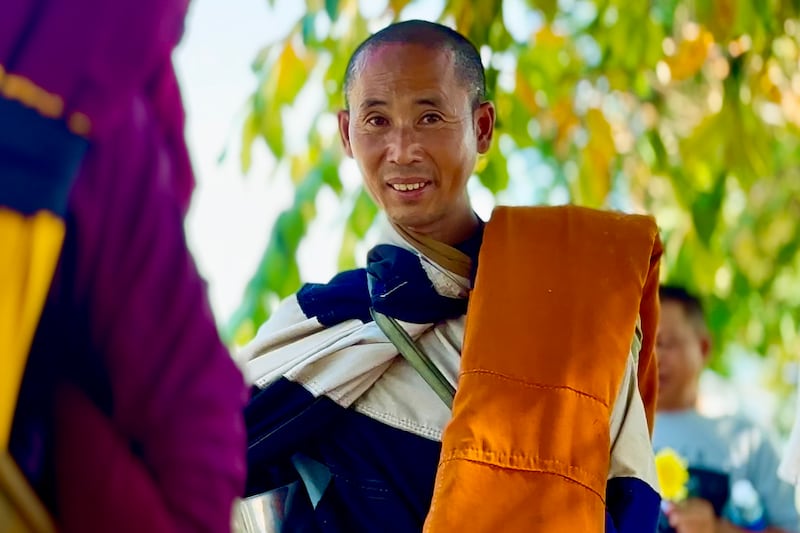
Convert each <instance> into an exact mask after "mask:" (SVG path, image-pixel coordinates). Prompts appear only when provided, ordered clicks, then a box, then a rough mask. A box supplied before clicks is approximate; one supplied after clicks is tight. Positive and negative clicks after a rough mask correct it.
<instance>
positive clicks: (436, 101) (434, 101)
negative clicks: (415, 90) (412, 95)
mask: <svg viewBox="0 0 800 533" xmlns="http://www.w3.org/2000/svg"><path fill="white" fill-rule="evenodd" d="M414 103H415V104H417V105H424V106H430V107H442V100H441V98H437V97H436V96H433V97H427V98H418V99H417V100H415V101H414Z"/></svg>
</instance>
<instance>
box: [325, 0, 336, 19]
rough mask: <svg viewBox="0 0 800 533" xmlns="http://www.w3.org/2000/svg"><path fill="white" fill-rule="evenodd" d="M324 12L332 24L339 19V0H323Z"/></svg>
mask: <svg viewBox="0 0 800 533" xmlns="http://www.w3.org/2000/svg"><path fill="white" fill-rule="evenodd" d="M325 11H326V12H327V13H328V16H329V17H330V19H331V21H332V22H336V19H337V18H338V17H339V0H325Z"/></svg>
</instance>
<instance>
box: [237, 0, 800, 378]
mask: <svg viewBox="0 0 800 533" xmlns="http://www.w3.org/2000/svg"><path fill="white" fill-rule="evenodd" d="M414 3H416V2H408V1H405V0H389V1H385V0H384V1H383V2H381V1H371V2H369V3H362V4H361V5H360V4H359V2H357V0H339V1H337V0H325V1H323V0H307V1H306V10H305V14H304V15H303V16H302V18H300V19H299V20H298V21H297V23H296V25H295V26H294V28H293V29H292V31H291V32H290V33H289V34H288V35H286V36H285V38H283V39H280V40H279V41H277V42H274V43H273V44H270V45H269V46H267V47H265V48H264V49H263V50H262V51H261V53H260V54H259V55H258V57H257V59H256V61H255V62H254V65H253V68H254V70H255V72H256V73H257V74H258V75H259V76H260V82H259V86H258V87H257V89H256V90H255V92H254V94H253V95H252V98H251V99H250V105H249V109H250V113H249V115H248V117H247V119H246V120H245V122H244V128H243V133H242V135H243V149H242V153H241V161H242V166H243V169H244V170H245V171H246V170H247V168H248V167H249V164H250V157H251V156H250V153H251V148H252V146H253V144H254V143H259V142H264V143H266V146H267V147H268V149H269V150H270V151H271V152H272V154H274V156H275V158H276V159H277V161H278V168H279V169H284V170H285V171H288V173H289V174H290V175H291V179H292V180H293V182H294V184H295V191H296V192H295V196H294V202H293V204H292V205H290V206H288V207H287V209H286V210H285V211H284V212H283V213H282V214H281V215H280V217H279V218H278V220H277V222H276V224H275V226H274V228H273V230H272V235H271V239H270V242H269V245H268V246H267V249H266V250H265V252H264V256H263V259H262V261H261V264H260V265H259V267H258V269H257V271H256V272H255V274H254V276H253V278H252V280H251V281H250V283H249V285H248V287H247V289H246V294H245V295H244V299H243V303H242V305H241V307H240V309H239V310H238V311H237V313H236V314H235V315H234V317H233V318H232V320H231V323H230V324H229V329H228V336H229V338H231V339H238V340H243V339H247V338H249V337H250V336H251V335H252V332H253V326H254V325H257V324H260V323H261V322H263V321H264V320H265V319H266V318H267V316H268V315H269V313H270V311H271V309H272V307H273V306H274V303H275V302H276V301H277V300H278V299H279V298H282V297H285V296H287V295H288V294H290V293H291V292H293V291H294V290H296V289H297V288H298V285H299V283H300V276H299V271H298V267H297V264H296V262H295V254H296V252H297V250H298V247H299V245H300V243H301V241H302V239H303V237H304V236H305V234H306V232H307V229H308V226H309V223H310V222H311V221H312V220H313V219H314V217H315V216H316V211H315V205H316V204H315V200H316V198H317V195H318V193H320V191H321V190H322V189H323V188H329V189H330V190H332V191H333V192H334V193H335V194H336V195H337V196H338V197H339V199H340V201H341V205H342V209H346V210H348V212H349V217H348V218H347V222H346V224H345V227H343V228H342V232H343V234H342V235H343V238H342V245H341V254H340V257H339V266H340V267H341V268H348V267H352V266H354V265H355V264H356V258H355V257H354V250H355V247H356V244H357V243H358V242H359V241H360V240H361V239H363V238H364V236H365V234H366V232H367V230H368V229H369V228H370V226H371V224H372V222H373V220H374V218H375V214H376V209H375V206H374V205H373V204H372V202H371V201H370V199H369V198H368V197H367V196H366V194H365V193H364V192H363V191H362V190H361V189H360V188H357V187H355V188H354V187H352V186H347V183H353V182H354V180H352V179H351V180H346V179H345V180H343V179H342V178H343V177H346V176H344V174H345V173H346V169H342V168H341V165H340V163H341V160H342V152H341V149H340V147H339V140H338V136H337V132H336V129H335V128H334V127H332V126H333V124H335V112H336V111H337V110H338V109H340V108H341V107H342V105H343V97H342V91H341V88H342V78H343V75H344V70H345V66H346V61H347V59H348V57H349V54H350V53H351V52H352V50H354V48H355V47H356V46H357V44H358V43H359V42H360V41H362V40H363V39H364V38H366V37H367V36H368V35H369V33H370V32H372V31H376V30H377V29H379V28H381V27H383V26H385V25H386V24H388V23H390V22H391V21H393V20H398V19H403V18H408V17H407V16H406V14H407V12H408V11H407V9H406V8H407V7H408V4H414ZM431 3H434V2H433V1H431ZM437 5H440V6H441V14H440V16H439V18H438V20H439V21H441V22H444V23H446V24H448V25H451V26H453V27H455V28H457V29H458V30H459V31H461V32H462V33H464V34H466V35H467V36H469V38H470V39H471V40H472V41H473V42H474V43H476V44H478V45H479V46H480V48H481V52H482V56H483V57H484V62H485V64H486V66H487V74H488V84H489V93H490V96H491V98H492V99H493V100H494V101H495V102H496V104H497V109H498V124H497V128H498V129H497V137H496V141H497V142H496V143H495V146H494V147H493V149H492V151H491V152H490V153H489V154H488V155H486V156H485V157H483V158H481V159H480V161H479V163H478V165H477V168H476V176H477V179H478V180H479V183H480V186H482V187H484V188H485V189H487V190H488V191H490V192H491V193H492V194H493V195H494V197H495V198H496V200H497V201H498V202H500V203H514V204H520V203H521V204H548V203H563V202H565V201H567V202H573V203H578V204H582V205H587V206H598V207H609V208H614V209H623V210H626V211H635V212H649V213H653V214H655V215H656V217H657V219H658V222H659V225H660V226H661V228H662V232H663V238H664V242H665V247H666V254H665V257H664V263H663V277H664V279H665V280H668V281H671V282H676V283H682V284H685V285H687V286H688V287H689V288H690V289H693V290H694V291H696V292H698V293H700V294H701V295H703V297H704V298H705V299H706V301H707V305H708V307H709V311H710V321H711V328H712V330H713V334H714V337H715V338H716V339H717V341H718V343H717V357H716V358H715V361H714V365H715V367H716V368H717V369H718V370H721V371H723V372H725V370H726V361H725V358H724V357H719V355H720V354H723V353H725V350H724V349H725V347H726V346H727V345H729V344H730V343H736V344H739V345H741V346H743V347H745V348H747V349H750V350H754V351H756V352H758V353H760V354H765V355H767V356H769V358H770V361H771V362H772V361H774V362H775V369H776V370H779V369H782V368H784V365H785V364H787V363H788V361H789V359H790V358H791V357H793V356H796V355H797V354H798V353H800V336H799V335H798V322H800V255H799V254H798V253H797V251H798V246H799V245H800V224H798V220H800V169H799V168H798V165H797V156H798V147H800V136H798V127H799V126H800V69H799V68H798V60H799V59H800V22H799V21H798V20H797V18H796V17H797V15H798V11H800V1H798V0H656V1H652V2H624V1H622V0H527V1H526V0H505V1H503V0H484V1H482V2H471V1H467V0H444V1H439V2H438V3H437ZM412 7H414V6H412ZM367 8H368V12H367ZM306 93H309V94H317V95H318V96H319V98H318V99H317V103H318V108H315V109H313V110H311V111H309V109H308V106H307V105H306V104H304V109H302V110H300V109H298V106H297V105H296V102H297V99H298V96H299V95H302V94H306ZM307 101H312V100H311V99H310V98H306V99H304V102H307ZM301 111H302V112H305V113H306V114H308V113H310V116H312V120H311V123H310V127H309V128H308V130H307V135H306V138H305V139H304V142H303V143H300V144H301V145H300V146H293V147H291V148H290V147H289V144H290V143H288V142H287V133H286V131H287V127H286V126H287V124H288V123H289V122H290V121H292V120H295V118H294V117H296V116H298V113H299V112H301ZM300 114H302V113H300ZM295 144H297V143H295ZM356 182H357V180H356ZM778 374H779V372H777V371H776V375H778ZM773 386H774V387H777V388H780V387H786V386H787V384H786V383H785V381H781V380H778V381H776V382H775V383H774V384H773Z"/></svg>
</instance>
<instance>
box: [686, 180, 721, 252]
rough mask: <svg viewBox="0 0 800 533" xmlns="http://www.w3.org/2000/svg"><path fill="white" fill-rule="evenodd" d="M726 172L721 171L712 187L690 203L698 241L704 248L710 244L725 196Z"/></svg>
mask: <svg viewBox="0 0 800 533" xmlns="http://www.w3.org/2000/svg"><path fill="white" fill-rule="evenodd" d="M727 177H728V176H727V174H726V173H724V172H721V173H720V174H719V175H718V176H717V179H716V180H715V182H714V187H713V188H712V189H711V190H710V191H708V192H702V193H700V194H698V195H697V198H696V199H695V201H694V202H693V203H692V218H693V219H694V227H695V230H696V231H697V235H698V236H699V237H700V242H702V243H703V245H704V246H705V247H706V248H709V247H710V246H711V237H712V235H713V234H714V230H715V229H716V227H717V221H718V220H719V212H720V209H721V208H722V201H723V198H724V196H725V183H726V181H727Z"/></svg>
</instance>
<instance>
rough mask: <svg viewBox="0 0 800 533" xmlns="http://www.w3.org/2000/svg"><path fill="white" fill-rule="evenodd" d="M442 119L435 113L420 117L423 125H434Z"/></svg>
mask: <svg viewBox="0 0 800 533" xmlns="http://www.w3.org/2000/svg"><path fill="white" fill-rule="evenodd" d="M441 120H442V117H440V116H439V115H437V114H436V113H428V114H427V115H425V116H423V117H422V122H423V124H435V123H437V122H441Z"/></svg>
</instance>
